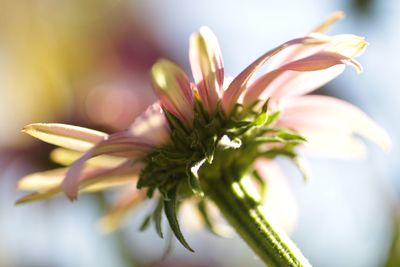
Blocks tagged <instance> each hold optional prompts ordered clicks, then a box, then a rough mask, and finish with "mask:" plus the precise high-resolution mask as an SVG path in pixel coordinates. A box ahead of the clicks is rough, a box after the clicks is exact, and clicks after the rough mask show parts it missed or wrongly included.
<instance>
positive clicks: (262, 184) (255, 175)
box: [252, 170, 268, 199]
mask: <svg viewBox="0 0 400 267" xmlns="http://www.w3.org/2000/svg"><path fill="white" fill-rule="evenodd" d="M252 177H253V179H254V180H255V181H256V182H257V184H258V185H259V187H260V189H259V194H260V197H261V199H264V198H265V196H266V194H267V188H268V187H267V183H266V182H265V179H263V178H262V177H261V175H260V174H259V173H258V171H257V170H253V172H252Z"/></svg>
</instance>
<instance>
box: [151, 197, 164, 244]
mask: <svg viewBox="0 0 400 267" xmlns="http://www.w3.org/2000/svg"><path fill="white" fill-rule="evenodd" d="M163 207H164V200H163V199H162V198H160V200H159V201H158V203H157V206H156V208H155V209H154V212H153V215H152V219H153V221H154V227H155V229H156V233H157V234H158V236H159V237H161V238H164V236H163V232H162V211H163Z"/></svg>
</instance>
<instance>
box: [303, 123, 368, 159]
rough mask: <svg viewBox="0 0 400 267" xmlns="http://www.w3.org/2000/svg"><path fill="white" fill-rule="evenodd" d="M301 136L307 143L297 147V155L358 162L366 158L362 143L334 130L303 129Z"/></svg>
mask: <svg viewBox="0 0 400 267" xmlns="http://www.w3.org/2000/svg"><path fill="white" fill-rule="evenodd" d="M301 134H302V135H303V136H304V137H305V138H306V139H307V142H306V143H305V144H304V145H303V146H301V147H299V149H298V150H299V151H298V152H299V153H301V154H305V155H306V156H309V157H322V158H330V159H342V160H354V159H356V160H360V159H365V158H366V156H367V149H366V146H365V144H364V143H363V142H361V141H360V140H359V139H357V138H355V137H354V136H352V135H350V134H348V133H345V132H341V131H339V130H335V129H323V128H318V129H315V128H309V129H305V128H303V129H302V131H301Z"/></svg>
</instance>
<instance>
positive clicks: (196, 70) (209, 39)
mask: <svg viewBox="0 0 400 267" xmlns="http://www.w3.org/2000/svg"><path fill="white" fill-rule="evenodd" d="M189 59H190V65H191V68H192V73H193V77H194V81H195V82H196V84H197V88H198V91H199V95H200V98H201V100H202V103H203V105H204V108H205V109H206V110H207V111H208V113H210V114H211V113H213V112H214V111H215V109H216V108H217V104H218V101H219V98H220V95H221V94H222V87H223V83H224V67H223V61H222V55H221V50H220V48H219V44H218V40H217V38H216V36H215V35H214V34H213V32H212V31H211V30H210V29H209V28H207V27H202V28H201V29H200V32H198V33H194V34H192V36H191V37H190V45H189Z"/></svg>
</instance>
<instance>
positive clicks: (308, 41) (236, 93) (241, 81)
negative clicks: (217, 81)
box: [222, 36, 325, 114]
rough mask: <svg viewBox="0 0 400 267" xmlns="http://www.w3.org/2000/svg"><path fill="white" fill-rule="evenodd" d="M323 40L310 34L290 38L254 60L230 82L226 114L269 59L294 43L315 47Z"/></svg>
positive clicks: (225, 94)
mask: <svg viewBox="0 0 400 267" xmlns="http://www.w3.org/2000/svg"><path fill="white" fill-rule="evenodd" d="M321 42H325V40H318V39H315V38H313V37H310V36H306V37H302V38H297V39H293V40H290V41H288V42H286V43H284V44H282V45H280V46H278V47H276V48H274V49H272V50H270V51H268V52H267V53H265V54H264V55H262V56H261V57H259V58H258V59H257V60H256V61H254V62H253V63H251V64H250V65H249V66H248V67H247V68H246V69H244V70H243V71H242V72H241V73H240V74H239V75H238V76H236V77H235V78H234V79H233V81H232V82H231V83H230V84H229V87H228V88H227V89H226V91H225V92H224V94H223V98H222V108H223V111H224V112H225V114H229V113H230V112H231V111H232V109H233V107H234V106H235V104H236V103H237V101H238V99H239V97H240V95H241V94H242V92H243V91H244V90H245V89H246V86H247V83H248V81H249V80H250V78H251V77H252V76H253V74H254V73H255V72H256V71H257V70H258V69H260V68H261V67H262V66H263V64H264V63H265V62H266V61H267V60H268V59H270V58H271V57H273V56H274V55H276V54H278V53H279V52H281V51H282V50H284V49H286V48H288V47H290V46H293V45H299V44H301V45H305V46H310V47H313V46H315V45H321Z"/></svg>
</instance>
